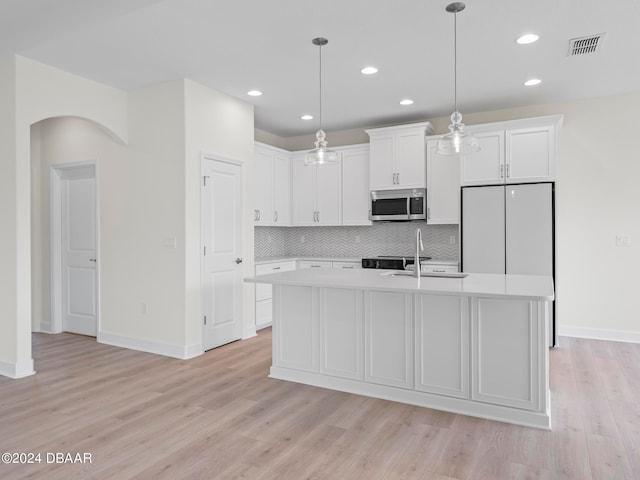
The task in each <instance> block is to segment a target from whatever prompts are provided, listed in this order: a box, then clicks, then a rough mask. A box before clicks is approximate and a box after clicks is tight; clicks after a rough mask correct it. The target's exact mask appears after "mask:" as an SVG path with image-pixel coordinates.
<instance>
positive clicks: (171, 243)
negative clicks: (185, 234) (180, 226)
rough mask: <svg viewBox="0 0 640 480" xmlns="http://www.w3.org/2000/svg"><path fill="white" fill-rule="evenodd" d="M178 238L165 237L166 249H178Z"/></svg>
mask: <svg viewBox="0 0 640 480" xmlns="http://www.w3.org/2000/svg"><path fill="white" fill-rule="evenodd" d="M176 245H177V244H176V237H165V239H164V248H176Z"/></svg>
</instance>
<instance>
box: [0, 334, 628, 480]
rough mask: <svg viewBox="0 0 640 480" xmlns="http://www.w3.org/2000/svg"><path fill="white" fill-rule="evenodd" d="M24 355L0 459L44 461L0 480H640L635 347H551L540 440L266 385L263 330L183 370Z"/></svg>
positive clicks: (128, 359)
mask: <svg viewBox="0 0 640 480" xmlns="http://www.w3.org/2000/svg"><path fill="white" fill-rule="evenodd" d="M33 343H34V348H33V351H34V358H35V362H36V369H37V371H38V373H37V375H35V376H33V377H29V378H25V379H21V380H10V379H7V378H3V377H0V453H1V452H40V453H42V455H43V464H41V465H3V464H0V478H2V479H18V478H37V479H41V478H42V479H44V478H46V479H47V480H49V479H72V478H78V479H88V478H92V479H127V478H150V479H164V478H166V479H181V478H188V479H200V478H203V479H234V478H247V479H280V480H288V479H293V480H298V479H307V478H313V479H337V480H351V479H367V480H369V479H388V480H400V479H405V480H408V479H425V480H446V479H449V480H451V479H459V480H462V479H487V480H496V479H554V480H555V479H564V478H574V479H580V480H587V479H607V480H613V479H633V478H636V479H638V478H640V400H639V399H640V345H633V344H625V343H613V342H602V341H593V340H580V339H573V338H566V337H562V338H561V339H560V345H559V347H558V348H557V349H555V350H553V351H552V352H551V390H552V408H553V415H552V420H553V430H552V431H551V432H547V431H542V430H536V429H532V428H524V427H516V426H513V425H508V424H504V423H499V422H492V421H488V420H481V419H476V418H471V417H464V416H461V415H454V414H450V413H444V412H438V411H435V410H429V409H424V408H419V407H412V406H408V405H403V404H399V403H393V402H388V401H383V400H375V399H370V398H366V397H360V396H357V395H351V394H346V393H340V392H333V391H330V390H324V389H321V388H315V387H310V386H305V385H298V384H294V383H288V382H284V381H280V380H273V379H269V378H267V373H268V371H269V366H270V363H271V332H270V331H269V330H266V331H263V332H262V333H260V335H259V336H258V337H257V338H253V339H250V340H245V341H242V342H236V343H233V344H230V345H227V346H225V347H222V348H219V349H216V350H215V351H211V352H209V353H207V354H205V355H203V356H201V357H198V358H196V359H193V360H189V361H181V360H174V359H169V358H165V357H160V356H157V355H151V354H145V353H140V352H135V351H131V350H125V349H119V348H115V347H110V346H106V345H100V344H98V343H96V341H95V340H94V339H91V338H87V337H81V336H75V335H69V334H61V335H53V336H52V335H45V334H34V336H33ZM46 452H69V453H74V454H75V453H76V452H89V453H91V454H92V459H93V463H92V464H90V465H47V464H46V463H44V462H45V457H44V455H45V453H46Z"/></svg>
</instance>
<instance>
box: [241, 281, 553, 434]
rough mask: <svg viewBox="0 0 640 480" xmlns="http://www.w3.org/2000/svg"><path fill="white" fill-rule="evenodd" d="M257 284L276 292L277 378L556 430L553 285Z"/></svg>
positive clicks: (283, 282) (442, 282) (533, 283)
mask: <svg viewBox="0 0 640 480" xmlns="http://www.w3.org/2000/svg"><path fill="white" fill-rule="evenodd" d="M269 277H271V278H269ZM258 280H259V281H264V280H270V281H269V283H273V284H274V297H273V300H274V306H273V309H274V311H273V318H274V322H273V366H272V367H271V372H270V376H271V377H272V378H278V379H282V380H288V381H293V382H299V383H304V384H308V385H314V386H318V387H324V388H330V389H334V390H340V391H344V392H349V393H355V394H361V395H367V396H370V397H376V398H382V399H386V400H392V401H397V402H403V403H408V404H412V405H418V406H422V407H429V408H434V409H438V410H445V411H449V412H454V413H460V414H464V415H472V416H477V417H482V418H487V419H491V420H499V421H504V422H509V423H514V424H518V425H526V426H531V427H537V428H543V429H549V428H550V427H551V423H550V408H549V384H548V378H549V375H548V365H549V361H548V343H547V338H548V336H547V331H548V312H549V305H550V303H549V302H550V301H551V300H552V298H553V285H552V283H551V281H550V279H549V278H547V277H525V276H511V275H469V276H468V277H467V278H464V279H450V278H447V279H433V278H428V279H425V278H422V279H420V280H418V279H414V278H411V277H409V278H407V277H404V278H401V277H395V278H392V279H388V278H387V279H382V277H381V276H380V274H379V273H378V272H370V271H369V272H367V271H365V272H362V271H361V272H320V271H317V270H316V271H313V272H305V273H302V274H301V273H300V271H297V272H286V273H281V274H274V275H266V276H261V277H259V279H258V278H256V279H249V281H258ZM388 280H391V281H388Z"/></svg>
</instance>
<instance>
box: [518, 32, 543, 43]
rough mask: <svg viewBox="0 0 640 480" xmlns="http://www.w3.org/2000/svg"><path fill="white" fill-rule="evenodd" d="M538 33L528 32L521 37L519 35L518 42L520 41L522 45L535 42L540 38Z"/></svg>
mask: <svg viewBox="0 0 640 480" xmlns="http://www.w3.org/2000/svg"><path fill="white" fill-rule="evenodd" d="M538 38H540V37H538V35H536V34H535V33H527V34H525V35H522V36H521V37H519V38H518V39H517V40H516V42H518V43H519V44H520V45H526V44H528V43H533V42H535V41H536V40H538Z"/></svg>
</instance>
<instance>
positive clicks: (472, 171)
mask: <svg viewBox="0 0 640 480" xmlns="http://www.w3.org/2000/svg"><path fill="white" fill-rule="evenodd" d="M562 118H563V117H562V115H554V116H550V117H538V118H528V119H524V120H514V121H510V122H500V123H493V124H484V125H477V126H471V127H469V130H470V131H472V132H473V133H474V135H476V136H477V138H478V141H479V142H480V147H481V150H480V151H479V152H475V153H472V154H469V155H463V156H462V158H461V166H460V181H461V184H462V185H463V186H465V185H496V184H503V183H534V182H545V181H546V182H548V181H554V180H555V156H556V131H557V129H558V128H560V126H561V125H562Z"/></svg>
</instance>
